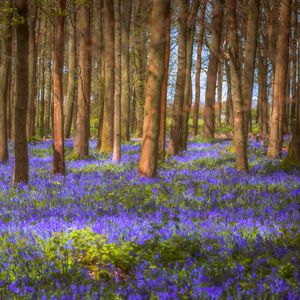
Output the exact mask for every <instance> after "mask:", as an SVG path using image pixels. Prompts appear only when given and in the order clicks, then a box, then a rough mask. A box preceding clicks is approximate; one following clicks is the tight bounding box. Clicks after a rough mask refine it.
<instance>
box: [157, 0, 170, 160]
mask: <svg viewBox="0 0 300 300" xmlns="http://www.w3.org/2000/svg"><path fill="white" fill-rule="evenodd" d="M169 6H171V1H169ZM170 33H171V8H170V7H168V8H167V15H166V49H165V67H164V68H165V70H164V79H163V83H162V91H161V106H160V122H159V124H160V128H159V158H160V159H161V160H162V161H164V160H165V155H166V153H165V152H166V125H167V124H166V118H167V95H168V80H169V61H170V46H171V37H170Z"/></svg>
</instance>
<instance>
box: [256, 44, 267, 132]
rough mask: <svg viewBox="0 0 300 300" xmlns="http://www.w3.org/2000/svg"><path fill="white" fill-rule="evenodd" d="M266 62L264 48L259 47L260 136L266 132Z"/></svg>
mask: <svg viewBox="0 0 300 300" xmlns="http://www.w3.org/2000/svg"><path fill="white" fill-rule="evenodd" d="M267 75H268V63H267V57H266V53H265V50H264V49H263V48H262V47H261V49H260V54H259V56H258V117H259V122H258V123H259V128H260V129H259V130H260V134H261V135H262V136H266V135H267V134H268V82H267V80H268V79H267Z"/></svg>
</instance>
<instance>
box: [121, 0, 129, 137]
mask: <svg viewBox="0 0 300 300" xmlns="http://www.w3.org/2000/svg"><path fill="white" fill-rule="evenodd" d="M130 19H131V0H121V22H122V26H121V68H122V92H121V111H122V114H121V139H122V142H123V143H124V142H126V141H130V134H129V109H130V108H129V107H130V73H129V72H130V69H129V38H130Z"/></svg>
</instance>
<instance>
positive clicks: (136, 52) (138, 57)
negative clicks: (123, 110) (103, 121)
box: [132, 0, 149, 137]
mask: <svg viewBox="0 0 300 300" xmlns="http://www.w3.org/2000/svg"><path fill="white" fill-rule="evenodd" d="M148 5H149V1H147V0H146V1H140V0H136V1H135V9H134V14H133V16H134V19H133V25H134V30H133V34H132V47H133V49H132V52H133V61H134V75H135V76H134V77H135V80H134V82H133V83H134V86H135V114H136V130H135V136H136V137H142V135H143V121H144V104H145V82H146V74H147V39H148V36H147V22H148V19H147V17H148Z"/></svg>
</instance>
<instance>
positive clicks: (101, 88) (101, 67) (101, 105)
mask: <svg viewBox="0 0 300 300" xmlns="http://www.w3.org/2000/svg"><path fill="white" fill-rule="evenodd" d="M99 16H100V18H99V19H100V20H99V26H100V28H99V35H98V39H99V53H98V55H97V57H96V58H95V59H97V64H98V78H99V89H98V93H99V95H98V97H99V99H98V101H99V103H98V107H97V108H98V117H99V120H98V141H97V149H98V150H99V149H100V147H101V139H102V128H103V111H104V65H105V61H104V38H103V37H104V26H103V25H104V21H103V19H104V12H103V1H102V0H101V2H100V3H99Z"/></svg>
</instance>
